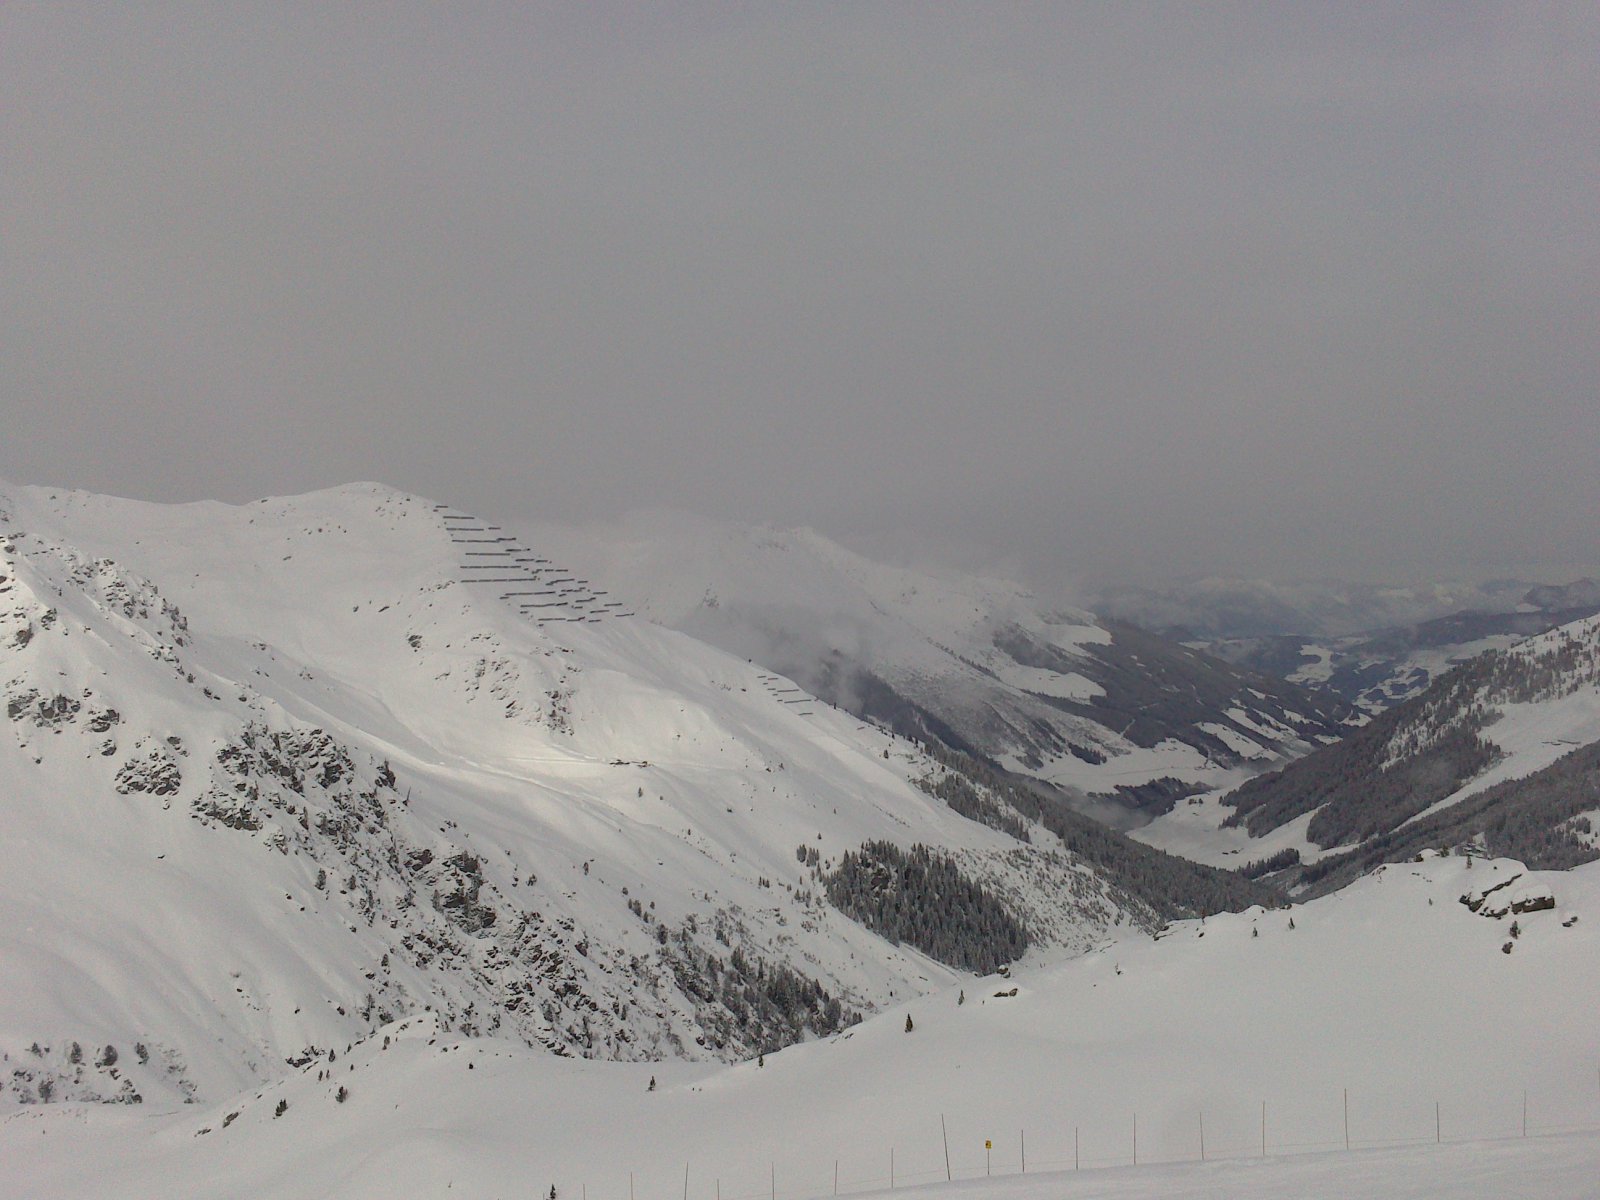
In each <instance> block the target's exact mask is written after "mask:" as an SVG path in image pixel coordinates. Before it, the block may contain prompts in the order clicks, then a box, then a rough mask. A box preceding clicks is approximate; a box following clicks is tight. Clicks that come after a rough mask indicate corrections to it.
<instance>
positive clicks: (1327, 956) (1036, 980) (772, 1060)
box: [0, 857, 1600, 1200]
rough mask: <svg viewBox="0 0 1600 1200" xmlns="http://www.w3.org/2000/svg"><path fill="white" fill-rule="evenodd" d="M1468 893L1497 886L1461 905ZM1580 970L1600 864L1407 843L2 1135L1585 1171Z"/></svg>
mask: <svg viewBox="0 0 1600 1200" xmlns="http://www.w3.org/2000/svg"><path fill="white" fill-rule="evenodd" d="M1546 891H1548V894H1549V895H1550V896H1552V897H1553V899H1554V906H1553V907H1550V908H1544V909H1541V910H1535V911H1524V912H1521V913H1511V912H1507V911H1505V909H1506V908H1507V907H1509V902H1510V900H1511V899H1518V898H1520V899H1521V900H1522V901H1523V902H1524V903H1526V902H1529V901H1535V900H1537V898H1538V897H1540V896H1541V895H1543V894H1545V893H1546ZM1486 892H1491V893H1492V894H1493V896H1494V897H1507V898H1508V902H1507V903H1506V904H1501V903H1498V902H1496V903H1486V904H1483V905H1481V906H1480V907H1479V911H1477V912H1474V911H1471V910H1469V908H1468V907H1467V906H1466V905H1465V904H1463V903H1461V902H1460V901H1461V898H1462V897H1464V896H1469V895H1470V896H1474V897H1476V896H1481V895H1483V894H1484V893H1486ZM1494 913H1499V914H1500V915H1498V916H1495V915H1490V914H1494ZM1291 923H1292V924H1291ZM1513 923H1515V925H1516V929H1515V932H1513V928H1512V927H1513ZM1506 947H1509V951H1508V950H1507V949H1506ZM1596 995H1600V865H1590V866H1585V867H1580V868H1577V869H1575V870H1573V871H1570V872H1565V873H1537V874H1529V873H1526V872H1524V871H1523V869H1522V868H1521V866H1520V865H1519V864H1516V863H1513V862H1509V861H1489V860H1477V861H1473V860H1470V859H1462V858H1455V857H1446V858H1432V859H1429V860H1428V861H1425V862H1421V863H1414V864H1403V865H1395V866H1390V867H1386V868H1383V869H1381V870H1380V871H1377V872H1375V873H1374V874H1372V875H1371V876H1368V877H1366V878H1364V879H1362V880H1361V881H1359V882H1358V883H1356V884H1354V885H1352V886H1351V887H1349V888H1347V889H1345V890H1344V891H1342V892H1340V893H1337V894H1334V895H1332V896H1328V897H1324V898H1322V899H1319V900H1316V901H1313V902H1311V903H1308V904H1306V905H1303V906H1299V907H1297V908H1294V909H1292V910H1288V911H1282V910H1280V911H1273V912H1264V911H1261V910H1251V911H1248V912H1244V913H1239V914H1229V915H1224V916H1218V917H1212V918H1209V919H1207V920H1205V921H1187V922H1181V923H1177V924H1175V925H1173V926H1171V927H1169V928H1168V929H1167V930H1166V931H1165V932H1164V933H1163V934H1162V935H1161V936H1159V937H1157V938H1154V939H1152V938H1149V937H1147V936H1140V935H1125V936H1123V937H1120V938H1118V939H1116V940H1113V941H1109V942H1107V943H1106V944H1105V945H1103V946H1101V947H1100V948H1098V949H1097V950H1095V951H1094V952H1092V953H1090V954H1089V955H1087V956H1085V957H1082V958H1079V959H1075V960H1071V961H1067V962H1063V963H1056V964H1053V965H1039V966H1025V967H1019V968H1015V969H1013V971H1012V972H1011V974H1010V977H1009V978H1000V977H990V978H987V979H981V980H980V979H973V978H967V979H965V980H964V981H961V982H958V983H956V984H952V985H951V986H949V987H947V988H944V989H941V990H939V991H937V992H935V993H932V994H929V995H926V996H923V997H920V998H918V999H917V1000H915V1001H912V1002H910V1003H908V1004H905V1005H902V1006H900V1007H898V1008H894V1009H890V1010H888V1011H886V1012H884V1013H882V1014H880V1015H878V1016H876V1017H874V1018H871V1019H869V1020H868V1021H866V1022H865V1023H863V1024H861V1025H859V1026H857V1027H856V1028H855V1029H853V1030H851V1031H849V1032H847V1033H845V1034H841V1035H837V1036H834V1037H831V1038H827V1039H822V1040H817V1041H812V1042H807V1043H805V1044H802V1045H798V1046H795V1047H791V1048H789V1049H787V1050H784V1051H782V1052H780V1053H776V1054H772V1055H768V1056H767V1057H766V1059H765V1061H764V1062H744V1063H740V1064H737V1065H734V1066H717V1065H710V1064H704V1063H701V1064H695V1063H685V1062H670V1063H668V1062H662V1063H604V1062H592V1061H577V1060H571V1059H562V1058H558V1057H554V1056H550V1055H545V1054H541V1053H538V1052H536V1051H531V1050H528V1049H526V1048H524V1047H522V1046H520V1045H517V1044H514V1043H510V1042H506V1041H504V1040H498V1039H489V1038H480V1039H465V1038H461V1037H458V1036H454V1035H446V1034H444V1033H442V1032H441V1031H440V1030H439V1029H438V1028H437V1026H436V1025H435V1024H434V1023H433V1022H432V1021H431V1020H430V1019H429V1018H426V1017H417V1018H412V1019H410V1020H407V1021H405V1022H401V1023H398V1024H396V1025H394V1026H391V1027H388V1028H386V1029H383V1030H380V1031H378V1032H377V1033H375V1034H373V1035H372V1036H371V1037H369V1038H367V1039H366V1040H364V1041H362V1042H360V1043H357V1044H355V1045H353V1046H352V1047H350V1048H349V1049H348V1050H346V1049H345V1048H343V1047H341V1048H338V1051H337V1053H336V1054H332V1055H328V1056H324V1057H322V1058H319V1060H318V1061H316V1062H313V1063H310V1064H307V1065H306V1066H305V1067H304V1068H303V1069H302V1070H301V1071H300V1072H299V1073H298V1074H297V1075H295V1076H293V1077H291V1078H289V1079H286V1080H283V1081H281V1082H278V1083H274V1084H271V1085H268V1086H263V1087H258V1088H253V1089H251V1090H249V1091H247V1092H244V1093H242V1094H240V1095H238V1096H236V1097H235V1098H233V1099H231V1100H228V1101H225V1102H221V1103H210V1104H197V1105H189V1106H181V1107H178V1108H176V1109H171V1110H168V1111H164V1112H155V1111H139V1110H137V1109H129V1108H125V1107H115V1108H113V1107H105V1106H82V1105H47V1106H33V1107H30V1108H24V1109H19V1110H14V1111H13V1112H12V1113H11V1114H9V1115H8V1116H6V1117H5V1118H4V1119H3V1121H0V1161H3V1162H5V1164H6V1171H7V1176H6V1186H7V1190H8V1192H9V1193H10V1194H15V1195H26V1196H30V1197H37V1198H39V1200H49V1198H52V1197H74V1198H78V1200H90V1198H93V1197H111V1196H130V1195H156V1194H160V1195H163V1196H166V1197H173V1198H182V1197H218V1196H241V1197H243V1196H249V1197H252V1198H253V1200H299V1198H302V1197H303V1198H310V1197H321V1196H330V1195H337V1196H339V1197H341V1198H348V1200H361V1198H364V1197H373V1198H377V1197H385V1198H386V1197H392V1196H406V1197H451V1196H474V1197H496V1196H504V1197H510V1196H518V1197H525V1196H532V1195H538V1196H548V1195H549V1194H550V1190H551V1189H552V1188H554V1189H555V1194H556V1196H557V1200H578V1198H580V1197H581V1198H583V1200H624V1198H625V1197H632V1200H667V1198H668V1197H672V1198H678V1197H685V1196H686V1197H688V1198H689V1200H741V1198H744V1200H755V1198H756V1197H760V1196H773V1197H783V1198H784V1200H797V1198H799V1197H810V1196H823V1195H829V1194H832V1193H833V1192H834V1190H835V1187H836V1186H837V1189H838V1191H839V1192H841V1193H846V1192H848V1193H858V1192H868V1191H881V1190H884V1189H886V1188H888V1187H889V1186H890V1183H891V1180H890V1171H891V1169H892V1170H893V1171H894V1173H895V1175H894V1180H893V1182H894V1184H895V1185H896V1186H898V1187H901V1188H904V1187H906V1186H907V1185H933V1184H938V1185H941V1186H940V1189H939V1192H938V1194H940V1195H957V1196H964V1197H972V1198H974V1200H989V1198H991V1197H992V1198H993V1200H1034V1197H1043V1196H1046V1195H1049V1196H1052V1197H1056V1196H1065V1197H1071V1196H1091V1195H1092V1196H1118V1197H1129V1198H1133V1197H1156V1196H1163V1197H1170V1196H1194V1197H1202V1196H1207V1197H1209V1196H1214V1195H1225V1196H1230V1197H1241V1198H1245V1200H1250V1198H1257V1197H1259V1198H1262V1200H1265V1198H1266V1197H1279V1196H1318V1197H1354V1198H1357V1200H1360V1198H1366V1197H1370V1198H1372V1200H1377V1198H1378V1197H1383V1198H1384V1200H1390V1198H1393V1197H1422V1196H1452V1197H1469V1198H1471V1197H1482V1198H1484V1200H1487V1198H1488V1197H1497V1198H1498V1197H1503V1196H1519V1195H1520V1196H1539V1197H1558V1198H1565V1197H1571V1198H1574V1200H1575V1198H1577V1197H1583V1196H1593V1195H1594V1187H1595V1183H1594V1181H1595V1180H1596V1179H1600V1136H1597V1133H1596V1131H1600V1086H1597V1085H1600V1074H1597V1071H1600V1022H1597V1021H1596V1018H1595V1012H1594V997H1595V996H1596ZM963 997H964V1001H965V1002H964V1003H962V1002H961V1000H962V998H963ZM908 1018H909V1019H910V1020H909V1023H910V1025H911V1028H910V1029H909V1030H908V1029H907V1024H908ZM341 1091H343V1092H344V1095H343V1099H342V1101H341V1098H340V1095H339V1093H340V1092H341ZM280 1105H282V1106H283V1109H282V1113H281V1115H274V1114H275V1113H276V1112H277V1111H278V1109H279V1106H280ZM1524 1130H1526V1134H1527V1137H1526V1140H1524ZM1263 1137H1264V1138H1265V1149H1266V1156H1265V1157H1263V1156H1262V1149H1263ZM1135 1139H1137V1157H1138V1162H1139V1164H1141V1165H1137V1166H1135V1165H1134V1164H1133V1159H1134V1156H1135ZM1202 1139H1203V1142H1204V1154H1205V1157H1206V1158H1207V1160H1208V1161H1206V1162H1204V1163H1201V1162H1200V1161H1199V1160H1200V1158H1201V1155H1202ZM1346 1139H1348V1144H1349V1146H1350V1147H1351V1151H1352V1152H1351V1153H1345V1147H1346ZM1436 1139H1438V1142H1437V1144H1436ZM986 1141H991V1142H992V1143H993V1149H992V1150H989V1151H986V1150H985V1142H986ZM1024 1146H1025V1152H1026V1156H1027V1169H1028V1172H1029V1175H1028V1176H1027V1177H1025V1178H1012V1177H1013V1176H1016V1175H1017V1173H1018V1171H1019V1169H1020V1168H1021V1166H1022V1163H1021V1158H1022V1154H1023V1151H1024ZM946 1147H948V1150H947V1149H946ZM947 1153H948V1160H947V1159H946V1154H947ZM1075 1158H1076V1164H1077V1166H1079V1167H1080V1168H1081V1170H1079V1171H1078V1172H1076V1173H1073V1168H1074V1164H1075ZM947 1161H948V1168H947V1166H946V1163H947ZM891 1162H892V1168H891ZM1152 1164H1153V1165H1152ZM986 1169H987V1170H989V1171H992V1172H993V1173H994V1175H995V1176H997V1177H991V1178H985V1177H984V1175H985V1171H986ZM947 1170H948V1173H949V1175H950V1176H952V1177H953V1178H955V1179H956V1180H957V1181H958V1183H957V1184H956V1186H955V1188H954V1189H953V1190H950V1189H948V1188H946V1187H944V1186H943V1181H944V1179H945V1177H946V1174H947ZM1040 1172H1064V1173H1063V1174H1055V1175H1049V1176H1042V1175H1041V1176H1040V1177H1039V1178H1035V1177H1034V1176H1035V1174H1036V1173H1040ZM998 1176H1005V1177H1006V1178H998ZM835 1181H837V1183H836V1182H835Z"/></svg>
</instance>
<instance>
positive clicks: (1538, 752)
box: [1139, 617, 1600, 890]
mask: <svg viewBox="0 0 1600 1200" xmlns="http://www.w3.org/2000/svg"><path fill="white" fill-rule="evenodd" d="M1196 800H1197V803H1193V804H1188V805H1185V806H1183V807H1182V808H1180V809H1178V810H1176V811H1174V812H1173V813H1172V814H1170V815H1168V816H1167V817H1165V818H1162V819H1161V820H1160V821H1157V822H1156V823H1154V824H1153V825H1151V826H1149V827H1147V828H1145V829H1143V830H1140V831H1139V836H1140V837H1141V838H1142V839H1145V840H1148V841H1149V842H1150V843H1151V844H1154V845H1160V846H1165V847H1167V848H1169V849H1178V848H1180V847H1181V848H1182V850H1183V852H1185V853H1188V854H1191V855H1194V856H1195V857H1198V858H1201V859H1203V860H1209V861H1217V862H1226V861H1229V858H1230V857H1232V859H1233V861H1236V862H1240V861H1244V860H1246V859H1248V860H1253V861H1258V862H1266V861H1269V860H1270V861H1271V862H1272V864H1273V865H1274V866H1277V867H1281V868H1283V873H1282V874H1281V875H1279V876H1277V877H1278V878H1279V879H1280V880H1281V881H1283V882H1287V883H1293V884H1295V885H1296V886H1299V887H1302V888H1304V887H1310V888H1313V889H1314V890H1328V889H1331V888H1333V887H1336V886H1339V885H1341V884H1343V883H1346V882H1348V881H1349V880H1350V879H1352V878H1354V877H1355V876H1356V875H1358V874H1359V873H1361V872H1362V871H1364V870H1368V869H1370V868H1371V867H1372V866H1373V865H1375V864H1377V863H1380V862H1393V861H1397V860H1400V859H1403V858H1406V857H1409V856H1410V855H1412V854H1415V853H1417V852H1418V851H1419V850H1422V849H1425V848H1428V847H1439V846H1456V845H1461V844H1464V843H1474V844H1476V845H1478V846H1480V847H1482V848H1484V849H1486V850H1487V851H1488V852H1489V853H1492V854H1506V855H1514V856H1516V857H1518V858H1521V859H1524V860H1525V861H1527V862H1528V863H1529V864H1530V865H1533V866H1538V867H1546V868H1562V867H1569V866H1572V865H1574V864H1576V863H1580V862H1586V861H1589V860H1591V859H1594V858H1600V832H1597V830H1596V822H1600V617H1586V618H1583V619H1581V620H1578V621H1573V622H1571V623H1569V624H1566V625H1563V626H1560V627H1559V628H1556V629H1553V630H1550V631H1547V632H1545V633H1541V634H1539V635H1537V636H1535V637H1531V638H1527V639H1524V640H1522V641H1520V642H1518V643H1517V644H1516V645H1514V646H1512V647H1511V648H1510V649H1505V650H1489V651H1486V652H1485V653H1483V654H1481V655H1479V656H1478V657H1476V658H1474V659H1472V660H1471V661H1470V662H1467V663H1465V664H1463V665H1461V666H1458V667H1456V668H1455V669H1453V670H1452V671H1450V672H1448V673H1447V674H1445V675H1444V676H1443V677H1442V678H1440V679H1439V680H1438V681H1436V682H1435V683H1434V684H1432V685H1431V686H1430V687H1429V688H1427V689H1426V690H1425V691H1424V692H1423V693H1422V694H1420V695H1418V696H1416V697H1415V698H1413V699H1411V700H1407V701H1405V702H1404V703H1402V704H1399V705H1397V706H1396V707H1394V708H1391V709H1389V710H1387V711H1386V712H1384V713H1382V714H1381V715H1379V716H1377V717H1376V718H1374V719H1373V720H1372V721H1371V722H1370V723H1369V724H1367V725H1365V726H1364V727H1362V728H1361V729H1359V730H1357V731H1355V732H1354V733H1352V734H1351V735H1350V736H1349V737H1348V738H1346V739H1345V740H1344V741H1343V742H1340V743H1339V744H1337V745H1334V746H1329V747H1326V748H1324V749H1322V750H1318V751H1316V752H1314V753H1312V754H1310V755H1308V756H1306V757H1305V758H1303V759H1300V760H1298V761H1296V762H1293V763H1290V764H1289V765H1288V766H1286V767H1284V768H1282V769H1280V770H1278V771H1275V772H1272V773H1269V774H1265V775H1260V776H1257V777H1256V778H1254V779H1251V780H1249V781H1248V782H1246V783H1244V784H1243V785H1241V786H1239V787H1237V788H1235V789H1232V790H1231V791H1227V792H1225V793H1219V794H1215V795H1212V796H1208V797H1204V798H1199V797H1197V798H1196Z"/></svg>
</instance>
